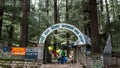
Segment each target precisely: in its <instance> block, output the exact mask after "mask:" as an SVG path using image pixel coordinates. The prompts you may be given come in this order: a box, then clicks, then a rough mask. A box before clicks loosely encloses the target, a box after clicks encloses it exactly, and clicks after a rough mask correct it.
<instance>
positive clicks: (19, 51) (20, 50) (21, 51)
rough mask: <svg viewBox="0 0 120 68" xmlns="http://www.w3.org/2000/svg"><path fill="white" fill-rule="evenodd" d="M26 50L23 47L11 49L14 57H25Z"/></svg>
mask: <svg viewBox="0 0 120 68" xmlns="http://www.w3.org/2000/svg"><path fill="white" fill-rule="evenodd" d="M25 52H26V48H24V47H12V54H14V55H15V56H16V55H25Z"/></svg>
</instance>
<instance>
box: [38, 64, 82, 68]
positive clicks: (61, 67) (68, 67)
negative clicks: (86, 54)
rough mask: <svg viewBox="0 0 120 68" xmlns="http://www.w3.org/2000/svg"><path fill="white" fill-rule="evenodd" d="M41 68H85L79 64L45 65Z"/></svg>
mask: <svg viewBox="0 0 120 68" xmlns="http://www.w3.org/2000/svg"><path fill="white" fill-rule="evenodd" d="M40 68H83V67H82V65H78V64H43V65H42V66H41V67H40Z"/></svg>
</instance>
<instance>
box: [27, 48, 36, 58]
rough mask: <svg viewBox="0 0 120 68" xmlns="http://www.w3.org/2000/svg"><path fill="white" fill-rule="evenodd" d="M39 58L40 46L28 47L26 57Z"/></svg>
mask: <svg viewBox="0 0 120 68" xmlns="http://www.w3.org/2000/svg"><path fill="white" fill-rule="evenodd" d="M37 58H38V48H27V49H26V59H37Z"/></svg>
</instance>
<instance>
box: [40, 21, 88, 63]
mask: <svg viewBox="0 0 120 68" xmlns="http://www.w3.org/2000/svg"><path fill="white" fill-rule="evenodd" d="M58 29H67V30H70V31H71V32H73V33H74V34H75V35H76V36H77V38H78V45H85V44H86V42H85V38H84V36H83V34H82V33H81V31H80V30H79V29H78V28H76V27H75V26H73V25H70V24H66V23H59V24H54V25H51V26H50V27H48V28H47V29H46V30H45V31H44V32H43V33H42V35H41V36H40V39H39V46H38V47H39V49H38V60H41V61H43V49H44V43H45V40H46V38H47V36H48V35H49V34H50V33H51V32H53V31H55V30H58Z"/></svg>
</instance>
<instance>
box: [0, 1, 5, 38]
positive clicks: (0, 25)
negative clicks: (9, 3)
mask: <svg viewBox="0 0 120 68" xmlns="http://www.w3.org/2000/svg"><path fill="white" fill-rule="evenodd" d="M4 3H5V1H4V0H0V5H1V4H4ZM3 13H4V9H3V7H0V18H1V19H0V40H1V35H2V34H1V33H2V24H3V19H2V17H3Z"/></svg>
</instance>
